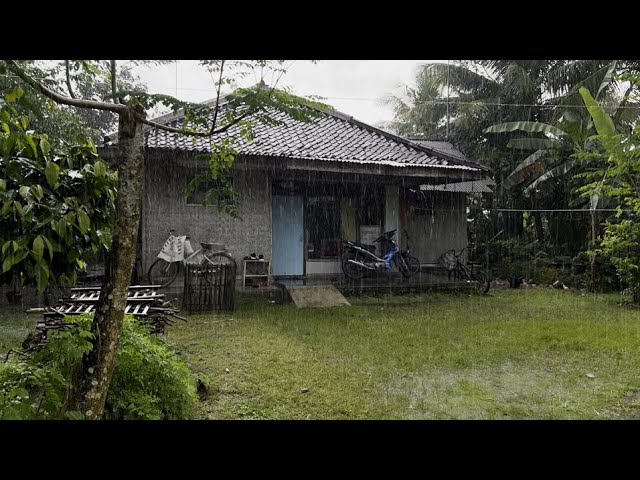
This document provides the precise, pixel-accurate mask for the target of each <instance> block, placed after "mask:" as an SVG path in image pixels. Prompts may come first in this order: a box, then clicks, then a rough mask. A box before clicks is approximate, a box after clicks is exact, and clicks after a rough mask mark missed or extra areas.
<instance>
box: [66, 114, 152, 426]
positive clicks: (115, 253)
mask: <svg viewBox="0 0 640 480" xmlns="http://www.w3.org/2000/svg"><path fill="white" fill-rule="evenodd" d="M144 117H145V112H144V108H143V107H142V106H141V105H134V106H131V107H129V108H128V110H127V111H126V112H124V113H121V114H120V120H119V124H118V146H119V150H120V159H119V162H118V193H117V196H116V218H115V226H114V229H113V243H112V247H111V251H110V253H109V255H108V258H107V266H106V272H105V279H104V283H103V284H102V289H101V291H100V299H99V301H98V306H97V309H96V314H95V317H94V319H93V325H92V328H91V330H92V333H93V334H94V335H95V339H94V342H93V343H94V348H93V350H92V351H91V353H90V354H89V355H87V356H86V357H85V359H84V364H83V379H82V387H81V391H80V398H79V399H78V403H79V409H80V411H81V412H82V413H84V415H85V416H86V418H87V419H100V418H101V417H102V413H103V410H104V405H105V401H106V398H107V392H108V391H109V384H110V383H111V377H112V376H113V371H114V368H115V364H116V357H117V352H118V344H119V341H120V334H121V332H122V322H123V319H124V310H125V306H126V302H127V294H128V291H129V282H130V279H131V272H132V270H133V265H134V263H135V256H136V243H137V238H138V225H139V223H140V211H141V203H142V188H143V173H144V160H143V158H144V157H143V136H142V126H143V123H142V120H141V119H142V118H144Z"/></svg>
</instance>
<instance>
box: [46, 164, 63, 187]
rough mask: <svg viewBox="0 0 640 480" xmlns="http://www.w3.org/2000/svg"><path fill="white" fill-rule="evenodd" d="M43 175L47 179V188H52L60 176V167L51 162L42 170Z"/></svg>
mask: <svg viewBox="0 0 640 480" xmlns="http://www.w3.org/2000/svg"><path fill="white" fill-rule="evenodd" d="M44 174H45V176H46V177H47V183H48V184H49V186H50V187H53V185H54V184H55V183H56V182H57V181H58V177H59V176H60V167H59V166H58V165H57V164H55V163H53V162H47V166H46V167H45V168H44Z"/></svg>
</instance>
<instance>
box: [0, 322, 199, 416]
mask: <svg viewBox="0 0 640 480" xmlns="http://www.w3.org/2000/svg"><path fill="white" fill-rule="evenodd" d="M69 320H72V321H73V322H74V323H77V324H78V325H77V327H76V328H74V329H71V330H68V331H65V332H55V333H50V338H49V341H48V342H47V344H46V345H45V347H44V348H43V349H42V350H40V351H38V352H36V353H35V354H34V355H33V356H32V357H30V358H27V357H23V356H12V357H10V359H9V361H8V362H7V363H4V364H0V419H4V420H11V419H81V418H82V414H81V413H80V412H78V411H75V410H71V408H72V407H71V405H72V404H71V399H72V397H73V393H74V392H73V389H74V388H77V387H74V385H77V378H78V376H79V375H80V374H81V368H82V356H83V355H84V354H86V353H88V352H89V351H90V350H91V349H92V343H91V339H92V337H93V335H92V334H91V332H90V330H89V329H90V326H91V316H76V317H73V318H70V319H69ZM195 398H196V397H195V383H194V380H193V378H192V376H191V374H190V373H189V371H188V369H187V367H186V365H185V364H184V363H183V362H182V361H181V360H180V359H179V357H177V356H176V354H175V353H174V352H173V351H172V350H171V349H170V348H169V347H168V346H167V345H166V343H165V340H164V339H163V338H159V337H157V336H155V335H150V334H149V332H148V331H147V330H146V329H145V328H144V327H142V326H140V325H139V324H138V323H137V322H136V320H135V319H133V317H131V316H127V317H125V322H124V328H123V331H122V339H121V343H120V349H119V351H118V356H117V361H116V368H115V372H114V377H113V381H112V383H111V386H110V388H109V393H108V395H107V403H106V406H105V418H109V419H115V420H134V419H147V420H152V419H154V420H155V419H184V418H189V417H190V415H191V409H192V407H193V404H194V401H195Z"/></svg>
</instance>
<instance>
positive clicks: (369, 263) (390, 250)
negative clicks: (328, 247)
mask: <svg viewBox="0 0 640 480" xmlns="http://www.w3.org/2000/svg"><path fill="white" fill-rule="evenodd" d="M395 233H396V231H395V230H391V231H389V232H385V233H383V234H382V235H380V236H379V237H378V238H376V239H375V240H374V241H373V242H374V243H380V246H381V251H383V252H386V253H385V254H384V255H382V257H378V256H377V255H376V254H375V253H373V252H374V251H375V245H365V244H362V243H357V242H351V241H348V240H343V242H342V262H341V263H342V271H343V272H344V274H345V275H346V276H347V277H349V278H353V279H359V278H362V277H364V276H365V274H366V273H370V272H376V271H390V270H391V262H393V263H395V264H396V265H397V266H398V270H400V273H402V276H403V277H405V278H409V277H410V276H411V275H412V274H414V273H416V272H417V271H418V270H419V269H420V266H419V263H418V266H417V267H418V268H417V269H416V265H413V264H414V263H415V262H417V259H416V258H415V257H410V255H409V251H408V249H407V250H405V251H400V246H399V245H398V243H397V242H396V241H395V240H394V239H393V237H394V235H395Z"/></svg>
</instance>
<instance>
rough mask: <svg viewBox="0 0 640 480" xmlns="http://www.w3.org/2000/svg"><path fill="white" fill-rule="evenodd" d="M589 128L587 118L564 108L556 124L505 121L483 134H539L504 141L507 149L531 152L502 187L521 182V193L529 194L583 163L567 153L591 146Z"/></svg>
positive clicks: (542, 188) (581, 150) (580, 150)
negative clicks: (565, 110)
mask: <svg viewBox="0 0 640 480" xmlns="http://www.w3.org/2000/svg"><path fill="white" fill-rule="evenodd" d="M592 129H593V122H592V121H591V120H587V119H585V118H583V117H581V116H579V115H576V114H575V113H574V112H572V111H567V112H565V113H564V115H563V116H562V118H561V119H560V121H559V122H558V126H554V125H549V124H546V123H540V122H508V123H501V124H498V125H493V126H491V127H489V128H486V129H485V130H484V133H506V132H514V131H521V132H525V133H530V134H536V135H541V136H535V137H519V138H513V139H511V140H510V141H509V143H508V144H507V147H509V148H514V149H518V150H523V151H531V150H534V151H533V153H531V154H529V155H528V156H527V157H526V158H525V159H524V160H523V161H522V162H521V163H520V164H519V165H518V166H517V167H516V168H515V169H514V170H513V171H512V172H511V174H509V176H508V177H507V178H506V179H505V180H504V181H503V182H502V186H503V187H504V188H507V189H509V188H513V187H516V186H519V185H523V186H524V187H525V188H524V189H523V193H524V194H525V195H527V196H531V195H532V194H533V193H535V192H537V191H540V190H544V189H545V188H546V187H547V183H548V182H549V181H550V180H553V179H557V178H558V177H560V176H564V175H567V174H568V173H569V172H571V171H572V170H573V169H575V168H576V167H578V166H580V165H583V164H584V162H585V161H584V160H582V159H577V158H572V157H571V156H572V154H573V153H576V152H583V151H589V150H590V149H592V148H593V147H594V146H595V141H594V140H593V139H591V138H590V136H591V133H592Z"/></svg>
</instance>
